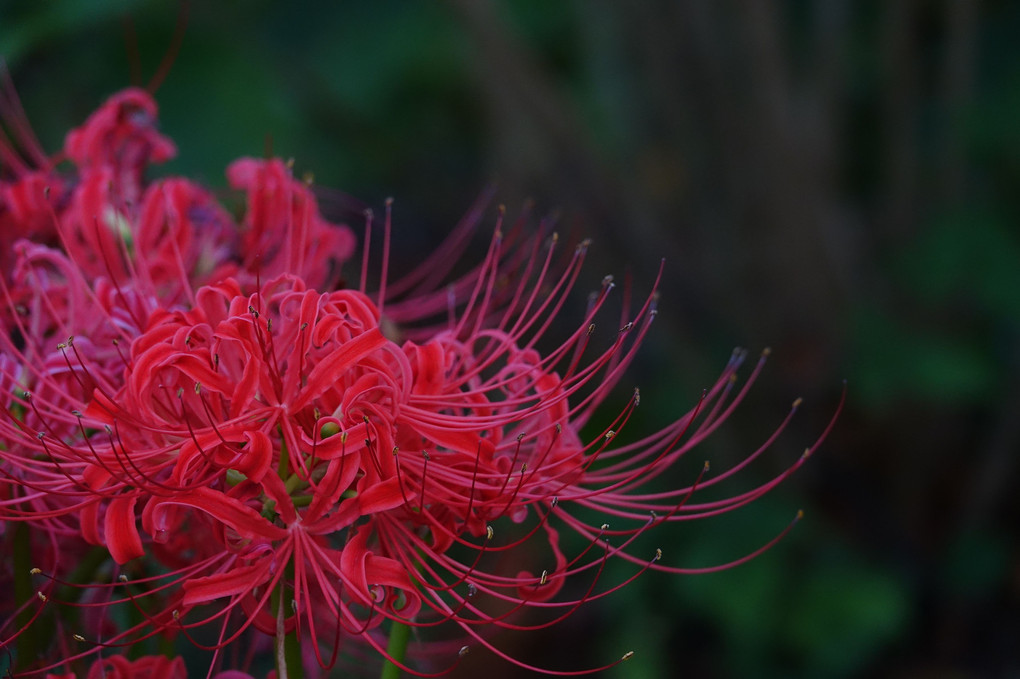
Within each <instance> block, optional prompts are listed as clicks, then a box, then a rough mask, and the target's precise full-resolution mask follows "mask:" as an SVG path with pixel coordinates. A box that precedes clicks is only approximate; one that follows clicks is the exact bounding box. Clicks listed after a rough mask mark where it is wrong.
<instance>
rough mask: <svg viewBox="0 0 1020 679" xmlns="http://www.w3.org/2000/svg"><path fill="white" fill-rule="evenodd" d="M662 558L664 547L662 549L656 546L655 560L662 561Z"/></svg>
mask: <svg viewBox="0 0 1020 679" xmlns="http://www.w3.org/2000/svg"><path fill="white" fill-rule="evenodd" d="M661 559H662V549H660V548H659V547H656V548H655V559H654V560H655V561H660V560H661Z"/></svg>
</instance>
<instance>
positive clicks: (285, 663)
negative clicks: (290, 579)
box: [270, 578, 304, 679]
mask: <svg viewBox="0 0 1020 679" xmlns="http://www.w3.org/2000/svg"><path fill="white" fill-rule="evenodd" d="M285 598H286V591H285V584H284V581H283V579H282V578H281V579H280V584H279V585H278V586H277V587H276V589H275V590H273V594H272V597H271V599H270V605H271V606H272V607H273V608H274V609H276V676H277V679H303V677H304V666H303V665H302V664H301V640H300V639H299V638H298V635H297V629H296V628H295V629H294V631H293V632H291V633H290V634H287V628H286V625H285V623H284V620H285V619H286V617H287V612H286V606H287V604H286V603H285Z"/></svg>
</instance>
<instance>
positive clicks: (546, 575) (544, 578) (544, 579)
mask: <svg viewBox="0 0 1020 679" xmlns="http://www.w3.org/2000/svg"><path fill="white" fill-rule="evenodd" d="M548 580H549V571H542V577H540V578H539V579H538V584H540V585H544V584H545V583H546V582H547V581H548Z"/></svg>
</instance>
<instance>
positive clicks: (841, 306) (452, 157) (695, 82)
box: [0, 0, 1020, 679]
mask: <svg viewBox="0 0 1020 679" xmlns="http://www.w3.org/2000/svg"><path fill="white" fill-rule="evenodd" d="M177 11H178V6H177V5H176V4H175V3H169V2H155V1H145V0H121V1H120V2H82V1H81V0H61V1H57V0H54V1H50V2H40V3H19V2H9V1H5V2H0V52H2V53H4V54H5V55H6V58H7V61H8V65H9V68H10V71H11V73H12V75H13V78H14V80H15V83H16V85H17V88H18V91H19V92H20V94H21V95H22V97H23V101H24V104H25V107H26V108H27V110H28V111H29V113H30V117H31V118H32V120H33V121H34V124H35V126H36V128H37V131H38V132H39V134H40V136H41V138H42V140H43V143H44V145H45V146H46V147H47V148H48V149H50V150H56V149H58V148H59V146H60V144H61V142H62V134H63V133H64V132H65V131H66V130H67V129H69V128H70V127H71V126H72V125H74V124H77V123H78V122H80V121H81V120H82V119H83V118H84V117H85V116H86V115H87V114H88V113H89V112H90V111H92V110H93V109H94V108H95V107H96V106H97V105H98V104H99V103H100V102H101V101H102V100H103V99H104V98H105V97H106V96H107V95H108V94H110V93H111V92H113V91H115V90H117V89H118V88H120V87H122V86H124V85H126V84H129V83H130V82H131V81H132V78H133V77H135V78H137V77H139V76H132V72H133V71H134V72H137V73H140V74H141V76H140V77H141V78H142V81H144V80H147V79H148V78H149V77H150V76H151V75H152V74H153V73H154V72H155V71H156V69H157V65H158V64H159V62H160V60H161V59H162V58H163V55H164V54H165V52H166V50H167V48H168V46H169V45H170V43H171V40H172V35H173V28H174V23H175V17H176V15H177ZM1018 34H1020V6H1018V5H1017V4H1016V3H1010V2H984V3H977V2H970V1H968V0H941V1H937V2H936V1H932V2H921V1H920V0H903V1H902V2H888V3H886V2H850V1H849V0H830V1H828V2H817V3H799V2H780V3H775V4H769V3H758V2H754V1H753V0H727V1H726V2H721V3H720V2H716V1H715V0H689V1H685V2H673V1H666V0H663V1H660V2H653V1H648V2H642V3H618V2H610V1H608V0H576V1H575V2H546V1H544V0H529V1H526V2H524V1H522V2H492V1H482V2H471V1H469V0H449V1H448V2H437V3H423V2H418V3H412V2H397V1H396V0H392V1H387V2H373V3H368V2H361V3H326V2H322V3H271V2H268V1H266V0H260V1H251V2H240V1H234V2H219V3H200V2H195V3H193V6H192V7H191V10H190V17H189V22H188V28H187V31H186V32H185V34H184V38H183V43H182V46H181V49H180V53H179V55H178V56H177V59H176V61H175V63H174V65H173V67H172V69H171V71H170V73H169V75H168V77H167V78H166V80H165V82H164V84H163V85H162V86H161V88H160V89H159V92H158V100H159V103H160V106H161V119H162V127H163V129H164V131H165V132H166V133H167V134H168V135H169V136H171V137H172V138H173V139H174V140H175V141H176V142H177V143H178V145H179V149H180V154H179V157H178V158H177V159H176V160H174V161H173V162H172V163H170V164H169V165H168V166H167V167H166V168H165V169H160V172H173V173H184V174H188V175H190V176H195V177H198V178H201V179H202V180H203V181H205V182H207V183H210V184H212V185H214V186H220V187H222V186H223V185H224V183H225V182H224V179H223V174H222V173H223V168H224V167H225V166H226V164H227V163H228V162H229V161H230V160H232V159H233V158H235V157H237V156H240V155H261V154H263V153H265V151H266V148H267V146H270V147H271V149H272V151H273V152H274V153H276V154H278V155H282V156H285V157H291V156H292V157H294V158H295V159H296V169H297V172H298V173H303V172H306V171H311V172H314V174H315V177H316V181H317V183H319V184H321V185H323V186H327V187H332V188H335V189H337V190H339V191H343V192H345V193H339V191H331V192H329V193H327V194H324V196H325V197H324V205H325V207H326V208H327V211H332V212H331V214H332V215H334V216H336V217H337V218H351V215H352V214H353V215H356V214H357V213H358V211H360V210H361V208H362V207H363V206H364V205H372V206H376V207H378V206H380V205H381V204H382V201H383V200H384V199H385V198H386V197H387V196H395V197H396V198H397V202H396V208H395V210H396V212H395V214H396V222H397V225H396V243H395V255H394V262H395V266H396V267H397V268H398V269H399V268H400V267H402V266H407V265H409V264H410V263H412V262H413V258H414V257H415V256H416V255H417V254H418V253H420V252H421V251H422V249H423V248H428V247H432V246H433V245H434V244H435V243H437V242H438V241H439V240H440V239H441V238H442V236H443V235H444V233H445V232H446V231H448V230H449V228H451V226H452V225H453V224H454V223H455V222H456V220H457V219H458V217H459V216H460V215H461V214H462V213H463V211H464V210H466V208H467V207H468V206H469V205H470V203H471V202H472V201H473V200H474V199H475V198H476V197H477V196H478V195H479V193H480V192H481V191H482V190H483V189H484V188H485V187H486V186H487V185H489V184H490V183H492V182H495V183H496V185H497V187H498V198H497V200H498V201H500V202H504V203H506V204H507V205H508V206H509V207H510V212H511V213H515V212H516V206H518V205H521V204H522V203H523V201H524V200H525V199H526V198H533V199H535V201H536V204H537V206H538V212H539V213H551V212H553V211H556V212H558V213H559V215H560V224H561V228H562V230H563V231H564V232H566V233H570V234H573V235H575V236H590V237H592V238H593V239H594V243H595V244H594V247H593V249H592V256H591V261H590V265H589V267H588V268H587V272H588V273H587V278H586V279H585V281H584V286H583V287H585V288H586V289H587V288H594V287H595V286H597V285H598V281H599V280H600V279H601V277H602V275H603V274H605V273H614V274H616V275H617V276H621V277H622V276H624V275H626V274H627V273H628V272H630V273H631V274H632V276H633V280H634V288H635V290H636V291H639V294H640V292H641V291H646V290H648V289H649V287H650V285H651V283H652V280H653V278H654V271H655V269H656V267H657V265H658V262H659V259H660V258H661V257H663V256H664V257H666V272H665V276H664V279H663V283H662V301H661V304H660V310H661V313H660V316H659V318H658V320H657V323H656V326H655V327H654V330H653V332H652V334H651V336H650V339H649V341H648V344H647V346H646V347H645V350H644V352H643V354H642V356H641V358H640V359H639V361H638V363H637V364H636V365H635V367H634V369H633V370H632V372H631V376H630V378H629V381H625V385H626V386H630V385H631V384H638V385H640V386H641V388H642V395H643V399H642V405H641V408H640V409H639V413H638V416H637V417H636V420H637V421H635V422H634V423H633V424H632V425H631V426H630V428H631V430H632V431H635V432H636V431H640V430H641V428H642V427H644V428H645V429H646V430H648V429H650V428H652V427H655V426H657V425H662V424H664V423H665V422H667V421H669V420H670V419H671V418H672V417H675V416H677V415H678V414H679V413H681V412H683V411H684V410H686V409H687V408H688V407H690V406H691V405H692V404H693V403H694V402H695V401H696V399H697V396H698V394H699V393H700V390H701V388H702V387H704V386H707V385H708V384H709V383H710V381H711V380H712V379H713V375H714V374H715V373H716V372H717V371H718V370H719V369H721V367H722V365H723V364H724V362H725V360H726V358H727V356H728V354H729V352H730V349H731V347H732V346H733V345H735V344H740V345H744V346H749V347H751V348H752V350H753V351H757V350H758V349H760V348H762V347H763V346H766V345H771V346H772V347H773V348H774V356H773V359H772V360H771V362H770V366H769V367H768V368H767V370H766V373H765V376H764V378H763V379H762V381H761V382H760V383H759V384H758V385H757V386H756V387H755V389H754V390H753V392H752V395H751V397H750V399H749V401H748V403H747V405H746V407H744V408H742V409H741V410H740V411H738V412H737V414H736V416H735V417H734V419H733V421H732V422H731V423H730V424H729V426H727V427H726V428H724V431H723V432H722V433H721V434H720V435H719V436H718V437H717V438H716V440H715V441H713V442H712V445H711V446H709V447H707V448H705V449H704V450H703V451H701V452H699V453H698V454H697V455H698V459H696V460H692V464H691V467H690V468H685V469H681V470H678V472H677V477H676V478H674V479H672V481H673V482H674V483H681V482H687V481H689V480H690V479H691V478H692V476H693V475H694V474H695V473H696V470H697V468H698V466H699V465H700V464H701V460H702V459H703V458H708V459H711V460H712V461H713V462H714V463H716V464H719V465H721V467H720V468H724V465H725V464H726V463H727V461H730V462H732V461H733V460H735V459H738V457H739V455H742V454H745V453H746V452H749V451H751V450H753V449H754V447H756V445H757V444H758V443H760V442H761V441H762V440H764V438H765V437H766V436H767V435H768V433H769V432H770V431H771V428H772V427H773V426H774V425H775V424H777V423H778V422H779V420H780V419H781V418H782V417H783V415H784V414H785V412H786V409H787V407H788V404H789V403H790V401H792V400H793V398H795V397H796V396H798V395H803V396H805V397H806V401H805V406H804V408H803V409H802V411H801V412H800V413H799V414H798V416H797V418H796V420H795V423H794V425H793V427H792V428H791V431H790V432H789V433H788V434H787V435H784V437H783V438H782V439H780V441H779V443H778V445H777V446H776V447H775V448H774V450H773V451H771V452H770V453H769V454H768V455H766V457H765V458H764V459H763V460H762V461H761V462H760V463H756V464H755V465H754V466H752V468H751V469H750V470H748V472H747V473H746V474H744V475H743V476H742V477H741V478H739V479H738V480H736V481H735V482H734V483H732V484H730V486H729V487H728V489H727V490H729V492H730V493H738V492H743V491H745V490H747V489H749V488H751V487H753V485H754V484H755V483H756V481H760V480H762V479H766V478H769V477H770V476H771V475H773V474H775V473H776V472H777V471H779V470H781V469H783V468H784V467H785V466H786V465H789V464H791V463H792V462H793V461H794V460H795V459H796V457H797V455H799V453H800V451H801V450H802V448H803V446H804V445H807V444H809V443H810V442H811V441H812V440H813V439H814V436H815V435H817V433H818V432H820V431H821V430H822V428H824V426H825V424H826V422H827V421H828V418H829V417H830V415H831V413H832V411H833V410H834V408H835V406H836V403H837V401H838V398H839V394H840V390H841V388H842V379H843V378H847V379H848V380H849V391H848V404H847V407H846V410H845V411H844V413H843V415H842V417H841V418H840V420H839V423H838V425H837V427H836V429H835V431H834V433H833V435H832V436H831V438H830V439H829V441H828V442H827V443H826V444H825V445H824V447H823V448H822V449H821V450H820V452H819V453H818V454H817V455H816V456H815V457H814V458H813V459H812V461H811V463H810V464H809V465H808V466H807V467H806V468H805V469H804V470H803V471H802V473H798V475H797V476H796V477H795V478H794V479H792V480H791V481H790V482H789V483H787V484H785V485H784V486H783V487H781V489H779V490H777V491H776V492H774V493H772V494H771V495H769V496H768V497H767V498H766V499H764V500H762V501H760V502H758V503H756V504H754V505H751V506H749V507H747V508H745V509H743V510H741V511H739V512H736V513H734V514H731V515H728V516H725V517H722V518H720V519H717V520H713V521H709V522H704V523H701V524H698V525H691V526H681V527H679V529H678V530H670V531H662V532H660V533H659V535H658V536H656V537H655V538H654V541H653V542H649V543H647V548H648V551H649V553H651V551H652V550H653V549H654V547H655V546H661V547H662V548H663V550H664V552H665V554H666V559H665V560H666V562H667V563H669V564H675V565H683V566H691V567H698V566H704V565H711V564H713V563H720V562H724V561H727V560H731V559H734V558H737V557H739V556H741V555H743V554H745V553H747V552H749V551H752V550H753V549H755V548H756V547H757V546H758V545H760V544H763V543H764V542H767V541H768V540H769V539H770V538H771V537H772V536H773V535H775V534H776V533H778V532H779V531H780V530H782V528H783V527H784V526H785V525H786V524H787V523H788V521H789V520H790V518H791V517H792V516H793V515H794V514H795V513H796V510H797V509H798V507H803V508H804V509H805V511H806V515H807V518H806V520H805V521H804V522H802V523H801V524H800V525H798V526H797V528H796V530H794V532H793V533H792V534H791V535H790V536H789V537H788V538H787V539H786V540H785V541H784V542H783V543H782V544H781V545H780V546H779V547H777V548H776V549H773V550H772V551H770V552H769V553H767V554H766V555H765V556H762V557H761V558H759V559H757V560H756V561H754V562H752V563H750V564H748V565H744V566H742V567H740V568H738V569H736V570H731V571H727V572H723V573H718V574H713V575H707V576H700V577H669V576H662V575H654V574H651V575H646V576H644V577H642V578H640V579H639V580H638V582H637V583H636V584H635V585H633V586H631V587H628V588H627V590H625V591H624V592H621V593H618V594H617V595H616V596H613V597H610V598H608V599H606V600H603V601H601V602H598V603H596V604H593V605H591V606H589V607H587V608H586V609H583V611H582V612H580V613H578V614H576V615H575V616H573V617H572V618H571V619H570V620H569V621H568V622H566V623H564V624H562V625H560V626H558V627H556V628H554V629H552V630H549V631H545V632H541V633H537V634H533V635H512V634H508V635H505V636H501V637H498V639H497V641H498V642H499V643H500V644H501V645H502V646H504V647H505V648H507V649H508V650H509V651H510V652H511V653H512V654H514V655H516V656H518V657H521V658H523V659H525V660H528V661H530V662H535V663H541V664H544V665H547V666H552V667H556V668H570V669H574V668H578V667H585V666H589V665H592V664H596V663H602V662H605V661H607V660H610V659H612V658H613V657H616V656H618V655H619V654H621V653H623V652H624V651H626V650H628V649H634V650H635V651H636V656H635V658H634V659H633V660H632V661H631V662H630V663H628V664H627V665H625V666H624V668H622V669H620V670H617V671H616V672H615V673H610V674H611V675H612V676H618V677H624V676H626V677H673V676H699V677H700V676H708V677H715V676H718V677H729V676H740V677H742V676H764V677H769V676H775V677H780V676H782V677H797V676H803V677H809V676H826V677H840V676H843V677H851V676H861V677H863V676H869V677H870V676H876V675H877V676H903V677H906V676H932V677H934V676H958V677H988V676H1016V675H1017V674H1018V673H1020V660H1018V658H1017V655H1016V653H1015V651H1013V650H1012V645H1013V644H1014V643H1015V641H1016V639H1017V638H1020V612H1018V611H1020V560H1018V557H1020V551H1018V548H1017V544H1016V540H1015V536H1016V532H1017V518H1018V516H1017V515H1018V503H1017V495H1018V494H1017V493H1016V490H1017V480H1018V479H1017V466H1018V456H1017V451H1018V450H1020V440H1018V439H1020V389H1018V384H1020V227H1018V224H1020V214H1018V213H1020V201H1018V199H1017V196H1018V195H1020V190H1018V189H1020V131H1018V130H1020V125H1018V124H1017V121H1018V119H1020V53H1018V52H1017V50H1015V49H1014V46H1015V44H1016V36H1017V35H1018ZM131 35H135V36H136V37H137V44H138V50H137V52H138V54H137V56H131V54H130V53H131V51H132V50H130V49H128V48H126V45H129V44H130V43H131V42H132V39H131V38H130V36H131ZM349 196H357V197H358V199H354V198H351V197H349ZM361 201H364V202H361ZM488 219H489V220H490V222H491V220H492V216H490V217H489V218H488ZM355 223H356V220H355ZM623 390H624V391H626V388H624V389H623ZM631 572H632V570H631V569H630V568H628V567H625V566H622V565H621V566H619V567H617V568H616V569H614V572H613V573H612V574H610V575H609V576H607V578H612V577H616V578H617V579H620V578H623V577H625V576H626V575H628V574H629V573H631ZM608 581H609V579H607V582H608ZM579 586H583V585H579ZM481 671H484V672H485V673H486V676H487V677H489V679H497V677H503V676H506V677H510V676H519V674H518V672H517V671H516V670H514V669H513V668H511V667H509V666H507V665H505V664H503V663H501V662H496V661H494V660H493V659H492V658H491V656H489V655H488V654H486V653H484V652H481V651H477V652H476V653H474V654H472V656H471V657H470V664H469V666H468V667H467V668H466V669H465V670H464V671H463V672H462V673H461V676H477V673H478V672H481Z"/></svg>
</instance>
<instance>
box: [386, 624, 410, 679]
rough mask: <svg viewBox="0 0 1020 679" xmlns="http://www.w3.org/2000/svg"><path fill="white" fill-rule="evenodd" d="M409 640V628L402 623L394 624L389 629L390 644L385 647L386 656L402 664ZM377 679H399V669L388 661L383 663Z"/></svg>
mask: <svg viewBox="0 0 1020 679" xmlns="http://www.w3.org/2000/svg"><path fill="white" fill-rule="evenodd" d="M410 639H411V626H410V625H405V624H404V623H402V622H394V623H393V627H391V628H390V643H389V644H388V645H387V646H386V654H387V655H388V656H389V657H391V658H393V659H394V660H396V661H397V662H400V663H402V662H404V656H405V655H406V653H407V642H408V641H410ZM379 679H400V668H399V667H397V666H396V665H394V664H393V663H392V662H390V661H389V660H386V661H384V662H383V668H382V674H381V675H380V677H379Z"/></svg>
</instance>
